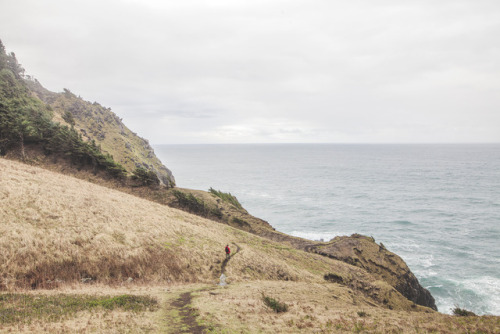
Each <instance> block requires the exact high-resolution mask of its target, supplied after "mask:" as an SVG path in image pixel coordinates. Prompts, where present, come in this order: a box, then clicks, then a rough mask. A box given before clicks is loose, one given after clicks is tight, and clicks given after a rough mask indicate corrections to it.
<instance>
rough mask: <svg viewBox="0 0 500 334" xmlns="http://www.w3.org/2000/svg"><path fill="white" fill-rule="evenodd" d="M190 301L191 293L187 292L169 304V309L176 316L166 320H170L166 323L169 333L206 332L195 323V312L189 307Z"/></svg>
mask: <svg viewBox="0 0 500 334" xmlns="http://www.w3.org/2000/svg"><path fill="white" fill-rule="evenodd" d="M192 299H193V297H192V295H191V292H190V291H188V292H184V293H182V294H181V295H180V296H179V298H177V299H175V300H174V301H172V302H171V303H170V307H171V309H172V310H175V311H176V312H177V314H176V316H173V317H169V318H172V319H168V320H170V321H169V323H168V328H169V330H170V331H169V332H170V333H193V334H203V333H206V332H207V328H206V327H205V326H202V325H200V324H198V322H197V321H196V316H197V312H196V310H195V309H193V308H192V307H191V306H190V305H191V300H192Z"/></svg>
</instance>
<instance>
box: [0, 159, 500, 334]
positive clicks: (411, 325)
mask: <svg viewBox="0 0 500 334" xmlns="http://www.w3.org/2000/svg"><path fill="white" fill-rule="evenodd" d="M226 243H236V244H238V245H239V246H240V247H241V251H240V252H239V253H238V254H235V255H234V256H233V257H232V258H231V260H230V262H229V264H228V265H227V267H226V271H225V274H226V275H227V277H228V282H229V283H230V285H229V287H228V288H227V289H222V288H217V287H216V285H215V283H216V282H218V277H219V275H220V270H221V265H222V263H223V260H224V257H225V254H224V246H225V245H226ZM233 249H234V247H233ZM327 273H333V274H335V275H338V276H341V277H343V278H346V281H347V282H348V283H344V284H345V285H342V284H336V283H330V282H326V281H325V280H324V278H323V276H324V275H325V274H327ZM347 279H348V280H347ZM192 283H197V284H198V285H191V284H192ZM200 284H202V285H200ZM202 287H204V288H203V289H202ZM31 289H36V290H34V291H32V292H30V293H35V294H36V293H41V294H59V293H72V294H96V295H112V296H113V295H120V294H123V293H127V294H137V295H152V296H155V298H158V300H159V301H160V304H161V308H160V310H158V311H156V312H149V313H148V312H145V313H144V314H141V315H140V316H137V314H134V313H131V312H125V311H123V310H113V311H92V312H90V311H84V312H81V313H80V314H78V315H77V316H76V317H70V318H68V319H64V320H60V321H59V320H58V321H38V320H34V321H32V322H31V323H16V324H11V325H8V326H7V327H6V326H3V327H0V332H2V333H3V332H9V331H11V332H26V333H30V332H31V333H39V332H53V333H54V332H56V333H59V332H71V333H72V332H82V333H87V332H110V333H111V332H120V333H121V332H131V333H141V332H154V333H155V332H161V333H163V332H169V331H170V332H171V331H172V328H169V323H168V322H167V321H166V320H165V319H167V318H168V317H165V315H166V314H176V312H175V310H172V309H171V308H172V307H171V306H169V305H170V304H169V301H171V300H172V299H173V298H176V297H177V296H178V295H179V293H180V292H181V291H191V292H192V294H193V297H195V298H194V299H193V301H192V303H193V306H194V307H195V308H197V309H198V310H199V313H200V319H201V320H202V321H203V322H204V324H205V327H206V328H209V329H210V328H211V329H213V330H214V331H215V332H222V333H235V332H250V333H253V332H264V333H280V332H282V333H293V332H297V333H299V332H300V333H313V332H326V333H330V332H338V331H339V332H343V331H345V332H353V331H354V332H360V331H366V332H381V333H384V332H395V333H399V332H403V333H427V332H429V333H430V332H443V333H455V332H459V333H460V332H463V333H466V332H471V333H474V332H477V333H481V332H483V333H495V332H500V330H499V329H500V326H499V320H498V319H499V318H498V317H466V318H456V317H451V316H446V315H442V314H439V313H436V312H433V311H432V310H430V309H427V308H424V307H420V306H415V305H413V304H412V303H411V302H409V301H408V300H407V299H406V298H404V297H402V296H401V294H399V293H398V292H397V291H395V290H394V289H393V288H392V287H390V286H389V285H388V284H387V283H386V282H383V281H380V280H376V279H374V278H373V276H371V275H370V274H368V273H367V272H365V271H364V270H363V269H360V268H357V267H354V266H351V265H349V264H346V263H343V262H339V261H336V260H333V259H330V258H327V257H323V256H320V255H317V254H311V253H306V252H303V251H300V250H297V249H294V248H292V247H289V246H287V245H286V244H281V243H278V242H273V241H270V240H267V239H263V238H260V237H258V236H256V235H253V234H249V233H247V232H245V231H242V230H238V229H234V228H232V227H230V226H227V225H224V224H219V223H216V222H213V221H210V220H207V219H203V218H200V217H198V216H194V215H191V214H189V213H186V212H183V211H180V210H176V209H173V208H170V207H167V206H164V205H160V204H157V203H154V202H151V201H148V200H144V199H140V198H137V197H134V196H132V195H128V194H125V193H122V192H119V191H116V190H112V189H109V188H105V187H100V186H98V185H95V184H91V183H88V182H85V181H83V180H79V179H75V178H72V177H69V176H65V175H61V174H57V173H54V172H51V171H48V170H44V169H40V168H36V167H32V166H28V165H24V164H22V163H19V162H14V161H10V160H6V159H3V158H0V290H3V291H6V292H23V293H26V291H27V290H31ZM47 289H48V290H47ZM50 289H52V290H50ZM200 289H202V290H204V291H200ZM261 292H263V293H265V294H266V295H268V296H270V297H273V298H276V299H278V300H280V301H282V302H285V303H287V304H288V305H289V306H290V308H289V311H288V312H285V313H280V314H276V313H274V312H272V311H271V310H269V309H268V308H266V307H265V306H264V304H263V302H262V300H261V297H262V296H261ZM214 293H215V294H214ZM0 296H1V295H0ZM384 299H386V300H387V302H386V303H383V302H382V301H383V300H384ZM389 306H390V307H392V308H393V309H394V310H392V311H391V310H389V309H388V307H389ZM414 311H420V312H414ZM358 312H361V313H360V314H363V313H362V312H365V313H366V314H367V315H366V316H360V315H359V314H358ZM425 312H429V313H425ZM179 321H180V322H182V319H180V320H179Z"/></svg>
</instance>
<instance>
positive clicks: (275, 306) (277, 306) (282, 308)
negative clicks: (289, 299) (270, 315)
mask: <svg viewBox="0 0 500 334" xmlns="http://www.w3.org/2000/svg"><path fill="white" fill-rule="evenodd" d="M262 300H263V301H264V304H265V305H266V306H267V307H269V308H271V309H272V310H273V311H274V312H276V313H280V312H286V311H288V305H287V304H285V303H282V302H279V301H278V300H276V299H274V298H271V297H269V296H266V295H264V293H262Z"/></svg>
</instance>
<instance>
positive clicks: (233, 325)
mask: <svg viewBox="0 0 500 334" xmlns="http://www.w3.org/2000/svg"><path fill="white" fill-rule="evenodd" d="M262 293H264V295H266V296H270V297H272V298H275V299H277V300H279V301H280V302H283V303H285V304H287V305H288V311H287V312H284V313H275V312H273V311H272V310H271V309H269V308H268V307H266V306H265V305H264V302H263V300H262ZM197 295H198V296H197V298H196V299H194V303H193V306H194V307H195V308H197V310H198V312H199V313H200V315H201V318H202V319H203V321H204V322H205V323H206V324H216V325H212V326H213V328H214V332H219V333H343V332H345V333H361V332H362V333H450V334H452V333H478V334H479V333H498V332H499V330H500V318H499V317H489V316H483V317H454V316H450V315H445V314H441V313H437V312H431V311H429V312H410V311H401V310H399V311H397V310H389V309H386V308H381V307H379V306H374V305H373V303H371V301H370V300H369V299H367V298H365V297H364V296H363V295H362V294H359V293H356V291H352V290H349V289H345V288H343V287H342V286H339V285H338V284H331V283H305V282H276V281H254V282H247V283H238V284H234V285H230V286H228V287H227V288H219V289H217V290H213V291H204V292H199V293H198V294H197Z"/></svg>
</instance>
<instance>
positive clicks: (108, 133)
mask: <svg viewBox="0 0 500 334" xmlns="http://www.w3.org/2000/svg"><path fill="white" fill-rule="evenodd" d="M30 145H31V146H32V147H33V146H36V147H38V148H40V150H39V152H38V153H41V154H42V155H45V156H47V155H53V156H54V157H57V156H59V157H62V158H64V159H66V160H70V161H71V163H72V164H73V165H74V166H76V167H77V168H78V169H81V168H91V169H93V171H94V173H95V172H97V171H98V170H103V171H105V172H106V173H108V174H109V175H111V176H112V177H115V178H121V177H124V176H127V175H128V176H133V175H134V174H135V176H136V177H137V176H139V177H141V175H142V176H144V175H145V176H146V177H151V176H152V175H155V177H154V178H153V179H154V180H152V181H153V183H159V184H161V185H164V186H166V187H167V188H168V187H173V186H175V180H174V177H173V175H172V173H171V171H170V170H169V169H168V168H166V167H165V166H164V165H163V164H162V163H161V162H160V160H159V159H158V158H157V157H156V155H155V154H154V151H153V149H152V148H151V146H150V145H149V143H148V141H147V140H145V139H143V138H140V137H139V136H137V134H135V133H133V132H132V131H130V129H128V128H127V127H126V126H125V125H124V124H123V122H122V120H121V119H120V118H119V117H117V116H116V114H114V113H113V112H112V111H111V109H109V108H105V107H103V106H101V105H100V104H98V103H96V102H94V103H90V102H88V101H84V100H83V99H82V98H80V97H77V96H76V95H75V94H73V93H71V92H70V91H69V90H67V89H65V90H64V92H63V93H53V92H50V91H48V90H47V89H45V88H44V87H43V86H42V85H41V84H40V83H39V82H38V81H37V80H36V79H33V78H31V77H29V76H25V75H24V69H23V68H22V67H21V65H19V63H18V62H17V59H16V57H15V54H14V53H10V54H7V53H6V51H5V48H4V46H3V44H2V43H1V41H0V154H2V155H5V154H7V153H9V152H15V153H16V154H17V155H18V156H19V157H20V158H21V159H23V160H24V159H26V151H25V148H26V147H27V146H30ZM31 158H32V160H33V159H34V158H36V157H31ZM143 171H145V172H143ZM147 173H152V174H150V175H147Z"/></svg>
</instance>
